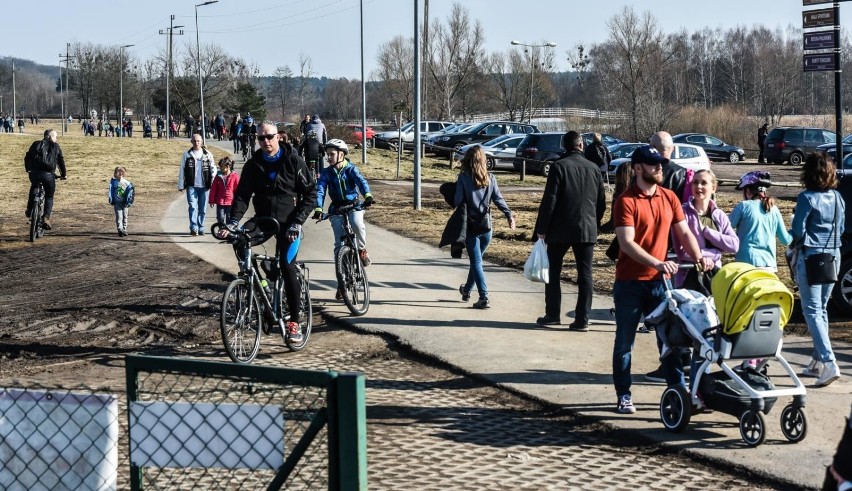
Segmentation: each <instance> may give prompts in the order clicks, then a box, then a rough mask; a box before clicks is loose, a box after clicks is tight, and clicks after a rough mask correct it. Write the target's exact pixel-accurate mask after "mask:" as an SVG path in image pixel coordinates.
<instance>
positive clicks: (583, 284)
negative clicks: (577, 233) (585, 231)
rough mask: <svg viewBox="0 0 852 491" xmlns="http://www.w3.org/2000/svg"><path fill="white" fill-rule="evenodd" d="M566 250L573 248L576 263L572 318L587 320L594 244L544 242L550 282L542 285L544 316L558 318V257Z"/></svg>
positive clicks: (576, 320) (560, 269) (580, 320)
mask: <svg viewBox="0 0 852 491" xmlns="http://www.w3.org/2000/svg"><path fill="white" fill-rule="evenodd" d="M568 249H572V250H573V251H574V260H575V261H576V263H577V286H578V288H579V293H578V295H577V306H576V308H575V309H574V310H575V312H574V313H575V315H574V321H575V322H576V323H578V324H582V325H585V324H588V323H589V311H590V310H591V309H592V290H593V288H594V281H593V280H592V259H593V257H594V252H595V244H594V243H579V242H575V243H572V244H550V243H548V244H547V260H548V261H550V270H549V275H550V281H549V282H548V283H547V285H545V287H544V313H545V314H546V315H547V316H548V317H556V318H560V317H561V315H560V312H561V310H562V285H561V284H560V281H559V278H560V277H561V276H562V260H563V259H564V258H565V254H566V253H567V252H568Z"/></svg>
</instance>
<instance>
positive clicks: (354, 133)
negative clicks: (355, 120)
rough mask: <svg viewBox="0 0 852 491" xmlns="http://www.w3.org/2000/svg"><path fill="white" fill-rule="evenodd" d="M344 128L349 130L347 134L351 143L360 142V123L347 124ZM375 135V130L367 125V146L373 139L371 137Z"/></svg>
mask: <svg viewBox="0 0 852 491" xmlns="http://www.w3.org/2000/svg"><path fill="white" fill-rule="evenodd" d="M346 128H347V129H349V131H351V133H350V134H349V138H350V139H351V143H361V133H362V131H361V125H359V124H348V125H346ZM375 136H376V132H375V131H374V130H373V128H370V127H369V126H367V145H368V146H369V145H370V144H371V142H372V140H373V137H375Z"/></svg>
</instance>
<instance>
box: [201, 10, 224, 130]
mask: <svg viewBox="0 0 852 491" xmlns="http://www.w3.org/2000/svg"><path fill="white" fill-rule="evenodd" d="M218 1H219V0H209V1H207V2H204V3H199V4H197V5H196V6H195V55H196V58H197V59H196V62H197V63H198V98H199V99H200V100H201V115H200V116H198V118H199V119H201V141H202V142H203V141H205V140H206V137H207V128H205V127H204V126H205V125H204V86H203V85H202V84H201V41H200V40H199V36H198V7H203V6H205V5H210V4H211V3H216V2H218Z"/></svg>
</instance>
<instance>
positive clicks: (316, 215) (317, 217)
mask: <svg viewBox="0 0 852 491" xmlns="http://www.w3.org/2000/svg"><path fill="white" fill-rule="evenodd" d="M313 218H314V220H320V219H322V212H321V211H319V210H317V211H315V212H314V217H313Z"/></svg>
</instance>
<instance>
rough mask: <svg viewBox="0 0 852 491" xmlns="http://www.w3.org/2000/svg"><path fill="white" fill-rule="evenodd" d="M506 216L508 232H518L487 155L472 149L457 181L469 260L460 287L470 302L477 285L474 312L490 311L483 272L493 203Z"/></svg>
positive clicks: (458, 201)
mask: <svg viewBox="0 0 852 491" xmlns="http://www.w3.org/2000/svg"><path fill="white" fill-rule="evenodd" d="M492 202H493V203H494V204H496V205H497V208H499V209H500V211H502V212H503V215H504V216H505V217H506V220H508V221H509V228H511V229H512V230H514V229H515V218H514V217H513V216H512V211H511V210H510V209H509V205H507V204H506V200H505V199H503V195H502V194H500V188H499V187H497V180H496V179H495V178H494V176H493V175H491V174H490V173H489V172H488V170H487V167H486V158H485V152H484V151H483V150H482V147H481V146H479V145H474V146H472V147H470V149H469V150H468V151H467V153H465V154H464V158H462V167H461V173H460V174H459V177H458V181H456V196H455V205H456V207H459V206H462V205H464V206H465V207H466V208H467V230H466V236H465V247H466V248H467V257H468V259H469V260H470V269H469V270H468V273H467V281H466V282H465V283H464V284H463V285H461V286H460V287H459V293H461V296H462V301H465V302H467V301H468V300H470V291H471V290H472V289H473V285H474V283H475V284H476V289H477V290H478V292H479V301H477V302H476V303H474V304H473V308H475V309H487V308H489V307H491V304H490V303H489V302H488V287H487V286H486V284H485V272H484V271H483V270H482V255H483V254H484V253H485V249H486V248H487V247H488V244H489V243H490V242H491V229H492V222H491V203H492Z"/></svg>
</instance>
